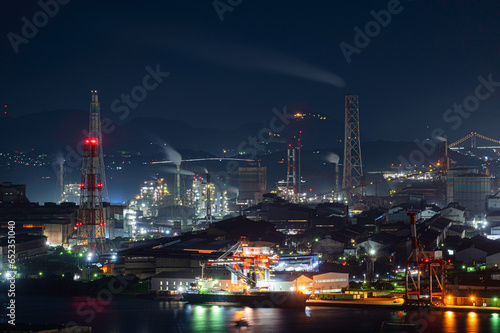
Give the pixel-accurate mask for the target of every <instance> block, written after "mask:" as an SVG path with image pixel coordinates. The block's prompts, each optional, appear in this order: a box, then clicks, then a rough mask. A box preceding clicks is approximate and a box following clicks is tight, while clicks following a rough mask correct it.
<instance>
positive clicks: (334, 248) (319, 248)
mask: <svg viewBox="0 0 500 333" xmlns="http://www.w3.org/2000/svg"><path fill="white" fill-rule="evenodd" d="M344 245H345V242H342V241H338V240H335V239H332V236H330V235H326V236H325V238H323V239H319V240H318V241H317V242H315V243H314V244H313V246H312V251H313V252H316V253H322V254H323V255H333V254H342V253H344Z"/></svg>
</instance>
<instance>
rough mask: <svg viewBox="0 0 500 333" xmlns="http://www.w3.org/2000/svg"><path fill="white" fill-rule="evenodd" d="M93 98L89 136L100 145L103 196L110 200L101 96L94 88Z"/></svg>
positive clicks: (105, 199) (104, 198)
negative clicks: (103, 143)
mask: <svg viewBox="0 0 500 333" xmlns="http://www.w3.org/2000/svg"><path fill="white" fill-rule="evenodd" d="M91 93H92V100H91V102H90V120H89V137H91V138H96V139H97V140H98V146H99V150H98V153H99V171H100V173H101V181H102V198H103V200H104V201H106V202H109V196H108V187H107V186H106V172H105V167H104V153H103V151H102V131H101V107H100V106H99V96H98V95H97V90H92V91H91Z"/></svg>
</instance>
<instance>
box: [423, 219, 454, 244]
mask: <svg viewBox="0 0 500 333" xmlns="http://www.w3.org/2000/svg"><path fill="white" fill-rule="evenodd" d="M426 224H427V225H428V226H429V227H430V228H431V229H432V230H436V231H438V232H440V233H441V239H440V240H441V242H442V243H444V240H445V238H446V233H447V232H448V229H449V228H450V227H451V226H452V224H453V221H452V220H450V219H448V218H446V217H442V216H440V215H435V216H434V217H432V218H430V219H429V220H427V221H426Z"/></svg>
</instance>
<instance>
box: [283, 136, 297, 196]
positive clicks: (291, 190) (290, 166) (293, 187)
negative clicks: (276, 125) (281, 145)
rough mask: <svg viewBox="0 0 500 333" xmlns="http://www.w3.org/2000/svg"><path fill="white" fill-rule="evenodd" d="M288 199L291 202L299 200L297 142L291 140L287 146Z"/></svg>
mask: <svg viewBox="0 0 500 333" xmlns="http://www.w3.org/2000/svg"><path fill="white" fill-rule="evenodd" d="M286 156H287V171H286V198H287V200H289V201H291V202H295V201H296V199H297V174H296V165H295V141H294V140H293V139H291V140H290V141H289V142H288V145H287V152H286Z"/></svg>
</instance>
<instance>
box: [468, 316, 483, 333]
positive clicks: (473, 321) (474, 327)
mask: <svg viewBox="0 0 500 333" xmlns="http://www.w3.org/2000/svg"><path fill="white" fill-rule="evenodd" d="M465 327H466V329H467V332H470V333H475V332H479V331H480V329H479V325H478V319H477V314H476V313H475V312H469V313H468V314H467V320H466V322H465Z"/></svg>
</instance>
